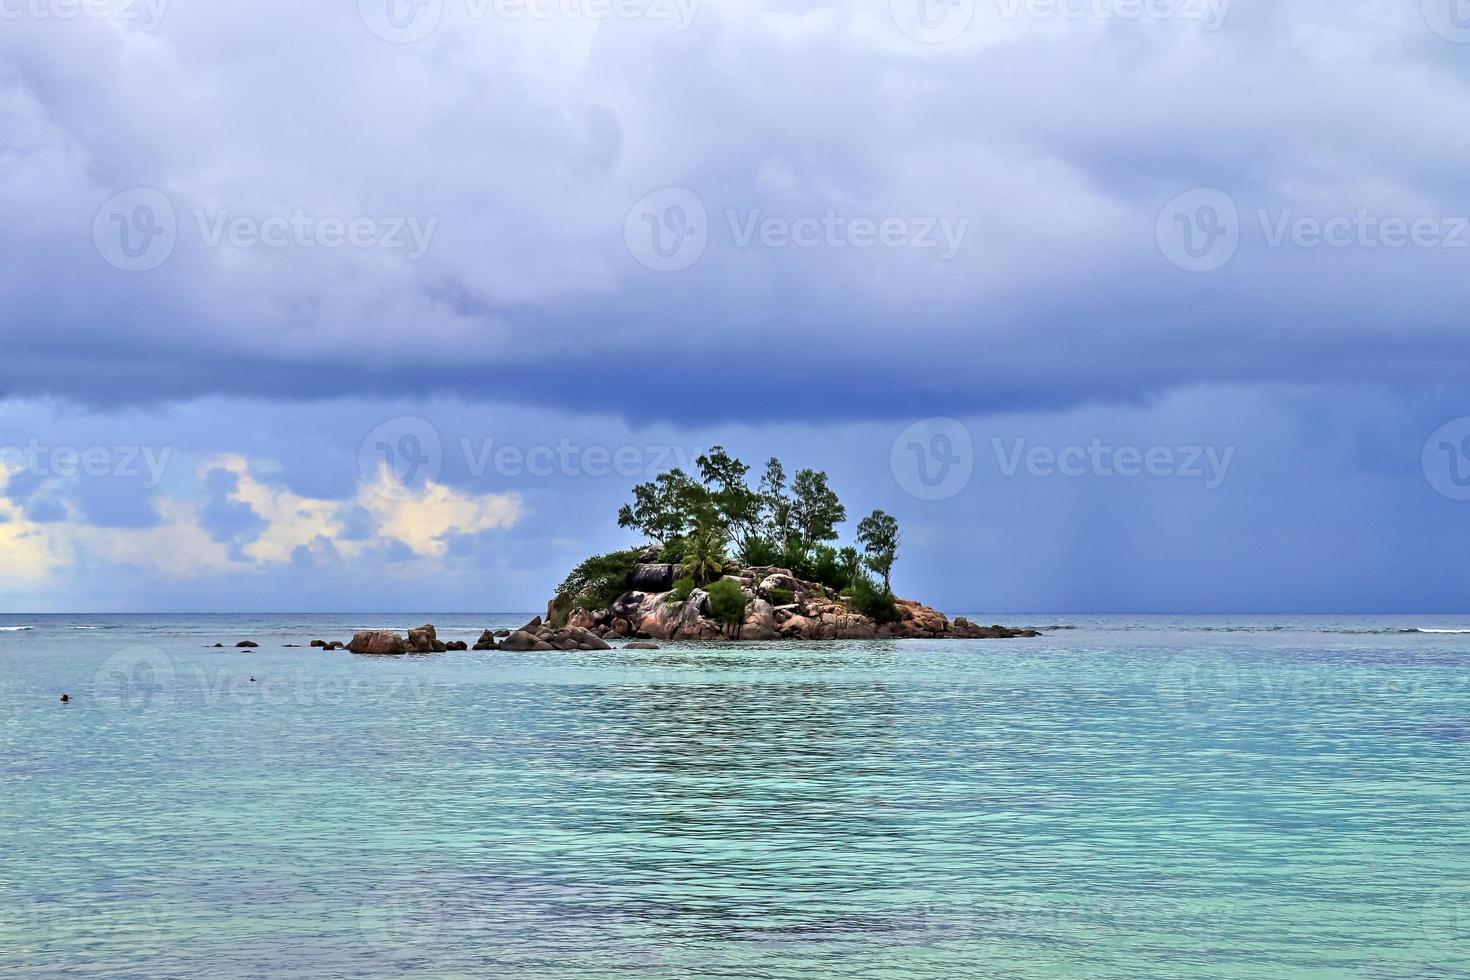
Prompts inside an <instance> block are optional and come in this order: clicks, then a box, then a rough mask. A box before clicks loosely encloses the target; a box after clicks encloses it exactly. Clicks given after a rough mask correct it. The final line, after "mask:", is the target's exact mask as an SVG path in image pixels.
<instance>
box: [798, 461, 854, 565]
mask: <svg viewBox="0 0 1470 980" xmlns="http://www.w3.org/2000/svg"><path fill="white" fill-rule="evenodd" d="M791 493H792V497H793V500H792V502H791V523H792V526H793V527H794V528H795V530H796V533H797V536H798V537H799V538H800V541H801V545H802V546H803V547H811V546H812V545H816V544H822V543H823V542H826V541H835V540H837V525H839V524H841V523H842V522H843V521H845V520H847V508H846V507H844V506H842V502H841V501H839V500H838V499H837V494H836V493H834V492H833V491H832V488H831V487H829V486H827V474H826V473H823V472H821V471H819V470H800V471H798V472H797V474H796V479H795V480H793V481H792V483H791Z"/></svg>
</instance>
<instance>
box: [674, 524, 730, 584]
mask: <svg viewBox="0 0 1470 980" xmlns="http://www.w3.org/2000/svg"><path fill="white" fill-rule="evenodd" d="M681 571H683V573H684V574H685V575H688V576H689V577H690V578H692V579H694V583H695V584H696V585H700V586H703V585H705V584H707V583H709V582H712V581H714V580H715V579H717V578H719V577H720V576H721V575H722V574H724V571H725V534H724V532H723V531H722V530H720V529H719V528H718V527H716V526H715V525H714V524H713V523H712V522H702V523H700V525H699V526H698V527H696V528H695V529H694V533H693V534H691V535H690V536H689V538H688V547H687V548H686V550H685V552H684V564H683V566H682V568H681Z"/></svg>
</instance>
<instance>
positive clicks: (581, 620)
mask: <svg viewBox="0 0 1470 980" xmlns="http://www.w3.org/2000/svg"><path fill="white" fill-rule="evenodd" d="M672 569H674V566H672V565H660V564H655V563H652V562H647V561H645V562H642V563H639V564H637V565H634V566H633V571H632V572H631V573H630V574H629V576H628V579H627V583H628V586H629V588H628V591H626V592H624V593H623V594H622V595H621V596H619V597H618V598H617V599H615V600H613V602H612V603H611V604H610V605H608V606H607V607H605V608H602V609H577V610H565V611H563V610H558V609H557V607H556V604H555V601H554V600H553V601H552V602H550V603H547V607H546V618H545V620H543V619H542V617H540V616H537V617H536V618H535V619H533V620H532V621H531V622H530V623H528V624H526V626H525V627H523V628H522V629H521V630H518V631H517V632H516V633H513V634H511V636H510V637H509V638H508V639H507V640H506V641H505V642H504V643H503V644H502V649H508V650H517V649H524V650H542V649H547V648H550V649H571V648H572V647H568V646H567V645H566V643H567V638H566V637H562V636H560V635H559V634H557V632H556V630H555V629H554V627H548V626H546V622H550V623H553V624H555V623H557V622H558V621H560V622H563V623H564V624H565V625H564V627H563V631H567V630H577V631H580V633H581V634H589V635H591V636H593V637H595V638H597V639H599V640H600V641H601V642H604V643H605V642H606V641H607V640H608V639H629V640H637V641H649V640H685V641H691V640H694V641H698V640H726V641H730V640H734V641H740V642H767V641H774V640H799V641H831V640H905V639H958V640H1008V639H1016V638H1021V637H1037V636H1040V635H1041V634H1040V633H1039V632H1037V631H1036V630H1033V629H1015V628H1012V627H1008V626H1000V625H995V626H980V625H977V624H975V623H972V622H971V621H970V620H969V619H966V618H965V617H963V616H960V617H957V618H955V619H954V620H950V619H949V617H947V616H945V615H944V613H941V612H939V611H938V610H937V609H932V608H930V607H929V606H926V605H924V604H923V603H921V602H915V601H914V600H912V599H895V601H894V611H895V613H896V616H895V618H894V619H893V621H891V622H877V621H875V620H874V619H872V618H871V617H869V616H867V615H864V614H863V613H861V612H858V611H857V610H855V609H854V608H852V606H851V599H849V598H848V597H846V596H842V595H838V594H837V593H835V592H834V591H833V590H832V589H829V588H827V587H826V586H823V585H821V584H819V583H817V582H805V581H802V580H801V579H798V578H797V577H796V576H795V575H793V574H792V573H791V571H790V570H789V569H785V568H777V567H774V566H766V567H754V568H746V569H737V570H735V574H732V575H727V576H725V578H726V579H728V580H730V581H733V582H735V583H736V584H737V585H739V586H740V588H741V590H742V591H743V592H744V593H745V595H746V607H745V616H744V619H743V621H742V622H741V623H740V624H739V626H738V628H732V627H730V626H726V625H725V624H723V623H721V622H719V621H718V620H716V619H715V618H714V617H713V616H712V615H711V610H710V606H709V594H708V593H707V592H706V591H705V590H703V589H695V590H693V591H692V592H691V593H690V594H689V596H688V598H686V599H684V600H682V601H679V600H678V599H677V598H676V597H675V596H674V594H673V592H672V591H671V587H672V574H671V571H670V570H672ZM665 583H669V585H670V588H668V589H660V590H653V589H640V588H636V587H634V586H636V585H663V584H665ZM778 603H779V604H778ZM512 641H513V642H512ZM543 644H544V645H543ZM630 648H632V649H641V648H633V647H631V645H629V646H625V647H624V649H630Z"/></svg>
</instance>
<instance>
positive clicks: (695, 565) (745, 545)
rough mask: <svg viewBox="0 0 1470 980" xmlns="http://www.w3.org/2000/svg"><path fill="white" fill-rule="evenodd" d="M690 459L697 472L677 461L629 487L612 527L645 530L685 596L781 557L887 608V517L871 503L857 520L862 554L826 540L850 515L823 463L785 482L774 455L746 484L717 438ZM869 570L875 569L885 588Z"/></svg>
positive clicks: (890, 541)
mask: <svg viewBox="0 0 1470 980" xmlns="http://www.w3.org/2000/svg"><path fill="white" fill-rule="evenodd" d="M695 464H696V466H697V467H698V476H697V478H696V477H693V476H690V475H689V474H687V473H685V472H684V471H683V470H681V469H672V470H669V471H668V472H666V473H660V474H659V475H658V476H657V477H655V478H654V479H653V480H651V481H649V482H647V483H641V484H639V485H638V486H635V487H634V488H633V500H632V502H631V503H627V504H624V505H623V506H622V507H621V508H620V509H619V511H618V526H619V527H625V528H632V529H634V530H636V531H639V532H641V533H643V534H644V535H646V536H647V538H648V539H649V541H651V542H654V543H656V544H658V545H659V546H660V547H661V548H662V550H663V556H664V557H663V561H664V562H666V563H670V564H675V565H678V566H679V573H680V579H679V581H680V583H681V585H683V586H685V588H684V589H683V591H684V593H685V594H686V595H687V593H688V590H689V589H690V588H694V587H705V586H710V585H711V583H713V585H719V583H720V582H721V581H724V580H723V579H722V578H721V577H722V576H723V575H725V574H727V573H729V572H730V571H732V570H738V569H739V568H740V567H741V566H746V567H749V566H761V565H780V566H782V567H789V568H790V569H791V571H792V573H793V574H795V575H796V576H797V577H798V578H803V579H806V580H809V581H815V582H818V583H820V584H821V585H823V586H826V587H827V588H828V589H831V590H833V591H834V592H836V593H838V594H845V593H849V592H850V593H851V594H852V595H853V596H855V597H857V602H858V604H859V605H863V606H871V607H874V608H877V609H878V610H879V611H880V612H881V611H883V610H886V609H889V608H891V605H892V584H891V579H892V571H893V563H894V561H895V559H896V558H897V557H898V545H899V531H898V522H897V521H895V520H894V519H893V518H892V517H890V516H889V515H887V514H885V513H883V512H882V511H877V510H875V511H873V513H872V514H870V515H869V516H867V517H865V518H864V519H863V520H862V522H861V523H860V524H859V525H858V528H857V544H858V545H860V546H861V547H862V553H859V551H858V549H857V548H855V547H853V546H851V545H848V546H845V547H842V548H837V547H835V546H834V545H833V544H832V542H835V541H836V540H837V539H838V527H839V525H841V524H843V523H844V522H845V521H846V520H847V508H846V507H844V506H843V504H842V501H841V500H839V499H838V497H837V493H836V492H835V491H834V490H833V489H832V487H831V486H830V485H829V484H828V479H827V474H826V473H824V472H822V471H821V470H814V469H802V470H798V471H797V473H796V476H795V477H794V478H793V479H792V480H791V481H790V483H789V484H788V482H787V478H786V467H785V466H784V465H783V464H782V463H781V461H780V460H779V459H777V458H775V457H771V458H770V459H769V460H767V461H766V466H765V471H764V473H763V474H762V475H761V478H760V481H759V484H758V487H757V488H756V489H754V490H752V489H751V488H750V486H749V484H748V483H747V482H746V481H747V478H748V477H749V475H750V467H748V466H747V465H745V463H743V462H741V461H740V460H739V459H737V458H735V457H734V456H731V455H730V454H729V453H728V452H726V451H725V449H724V448H723V447H721V446H715V447H713V448H712V449H710V451H709V452H707V453H705V454H703V455H701V456H699V457H698V458H697V459H696V460H695ZM727 546H733V548H734V551H733V553H734V554H735V555H736V556H737V557H738V559H739V561H738V562H736V561H732V560H731V558H729V557H727V551H726V547H727ZM624 554H627V553H619V556H620V557H621V556H622V555H624ZM630 567H631V566H630ZM866 569H871V570H872V571H873V572H874V573H876V574H878V575H880V576H881V577H882V582H883V586H882V593H879V592H878V591H877V586H876V585H874V584H873V583H872V582H870V581H869V580H868V577H867V572H866ZM598 571H600V569H598ZM590 577H592V578H598V576H590ZM599 581H603V582H605V581H606V578H600V579H599ZM677 591H679V590H676V592H677ZM722 591H725V592H728V591H729V590H728V589H723V587H722Z"/></svg>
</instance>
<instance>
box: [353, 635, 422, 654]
mask: <svg viewBox="0 0 1470 980" xmlns="http://www.w3.org/2000/svg"><path fill="white" fill-rule="evenodd" d="M347 649H348V650H350V651H352V652H353V653H366V654H372V655H375V656H388V655H396V654H402V653H407V652H408V644H407V643H405V642H404V640H403V637H401V636H399V635H398V634H397V633H394V632H392V631H391V630H360V631H358V632H357V633H354V634H353V635H352V642H351V643H349V644H347Z"/></svg>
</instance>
